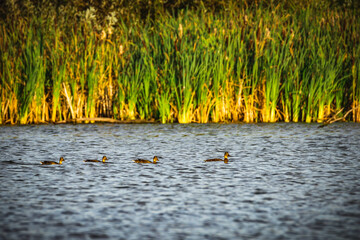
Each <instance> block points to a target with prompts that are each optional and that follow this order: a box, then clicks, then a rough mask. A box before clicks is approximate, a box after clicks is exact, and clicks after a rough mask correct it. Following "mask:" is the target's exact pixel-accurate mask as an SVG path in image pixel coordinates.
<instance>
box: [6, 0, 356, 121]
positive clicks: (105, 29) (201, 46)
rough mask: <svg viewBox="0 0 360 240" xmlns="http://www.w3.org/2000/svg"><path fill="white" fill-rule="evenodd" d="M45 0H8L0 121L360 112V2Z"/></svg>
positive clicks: (303, 116) (264, 117) (310, 116)
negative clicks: (19, 1) (20, 1)
mask: <svg viewBox="0 0 360 240" xmlns="http://www.w3.org/2000/svg"><path fill="white" fill-rule="evenodd" d="M40 2H41V4H38V5H35V4H34V3H32V2H31V1H27V2H26V3H27V5H26V4H23V5H21V6H20V5H18V4H15V3H14V2H13V1H7V2H6V5H4V6H3V11H2V19H1V29H0V59H1V60H0V79H1V83H0V93H1V94H0V98H1V106H0V123H3V124H4V123H11V124H17V123H20V124H27V123H44V122H57V121H66V120H71V119H81V118H96V117H98V118H99V117H108V118H112V119H118V120H150V119H155V120H157V121H160V122H162V123H168V122H179V123H190V122H199V123H207V122H238V121H241V122H248V123H249V122H277V121H285V122H299V121H302V122H316V121H317V122H323V121H325V120H326V119H328V118H330V117H332V116H334V115H337V116H339V117H341V116H342V115H344V114H345V113H346V112H348V111H352V113H351V114H348V115H347V120H351V121H356V122H359V121H360V108H358V106H359V104H360V73H359V71H360V59H359V56H360V44H359V40H360V35H359V34H360V20H359V18H358V17H357V16H359V14H358V13H359V10H358V9H359V8H357V7H351V6H350V7H349V6H346V5H341V4H334V3H332V2H331V1H311V0H308V1H280V2H281V3H276V2H274V1H259V2H256V1H226V3H225V1H215V5H212V4H210V1H195V2H193V3H192V4H190V3H187V1H180V0H179V1H167V2H163V1H160V0H157V1H152V2H151V1H150V2H148V1H140V0H138V1H135V2H134V3H133V4H132V5H131V6H130V5H128V4H126V3H122V2H120V3H115V1H114V2H113V1H104V2H103V3H102V4H100V3H97V2H96V1H90V2H89V3H87V2H85V1H80V2H77V1H68V2H67V3H62V2H61V1H56V2H55V3H53V4H52V3H50V2H47V1H40ZM76 2H77V3H76ZM145 2H146V3H145ZM337 2H341V3H342V2H350V3H351V1H337ZM354 4H355V3H353V5H354ZM5 12H6V14H5Z"/></svg>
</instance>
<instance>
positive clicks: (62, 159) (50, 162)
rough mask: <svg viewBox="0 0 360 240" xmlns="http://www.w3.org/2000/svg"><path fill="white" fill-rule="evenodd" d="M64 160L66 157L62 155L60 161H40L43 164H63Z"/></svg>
mask: <svg viewBox="0 0 360 240" xmlns="http://www.w3.org/2000/svg"><path fill="white" fill-rule="evenodd" d="M63 161H65V160H64V158H63V157H60V160H59V162H54V161H43V162H40V163H41V165H61V164H62V162H63Z"/></svg>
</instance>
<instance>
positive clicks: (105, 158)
mask: <svg viewBox="0 0 360 240" xmlns="http://www.w3.org/2000/svg"><path fill="white" fill-rule="evenodd" d="M106 160H108V158H107V157H106V156H103V158H102V161H99V160H84V162H102V163H105V161H106Z"/></svg>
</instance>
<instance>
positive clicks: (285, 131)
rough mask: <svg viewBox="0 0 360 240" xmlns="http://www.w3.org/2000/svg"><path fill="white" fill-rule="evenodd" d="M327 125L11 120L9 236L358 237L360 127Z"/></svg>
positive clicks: (3, 209) (5, 164)
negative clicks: (27, 122)
mask: <svg viewBox="0 0 360 240" xmlns="http://www.w3.org/2000/svg"><path fill="white" fill-rule="evenodd" d="M317 126H318V125H317V124H227V125H226V124H189V125H180V124H170V125H158V124H150V125H149V124H135V125H131V124H129V125H127V124H125V125H112V124H94V125H81V124H80V125H41V126H13V127H9V126H3V127H1V128H0V131H1V135H0V151H1V153H2V154H1V155H0V166H1V170H0V182H1V185H0V190H1V191H0V203H1V204H0V219H1V220H0V223H1V224H0V238H1V239H69V238H70V239H86V238H90V239H92V238H94V239H147V238H150V239H155V238H156V239H217V238H218V239H244V238H261V239H279V238H280V239H281V238H284V239H288V238H296V239H304V238H305V239H306V238H320V239H326V238H331V239H334V238H335V239H339V238H349V239H356V238H357V237H358V236H359V234H360V230H358V226H359V225H360V208H359V206H360V200H359V199H360V187H359V185H358V182H359V180H360V174H359V173H360V162H359V161H358V159H357V157H356V156H359V153H360V141H359V140H360V134H359V133H360V126H359V125H358V124H351V123H339V124H334V125H330V126H328V127H326V128H321V129H318V128H317ZM49 139H51V141H49ZM225 151H228V152H230V155H231V156H232V157H230V160H229V163H228V164H224V163H222V162H216V163H204V162H203V160H204V159H208V158H214V157H222V156H223V154H224V152H225ZM104 155H106V156H107V157H108V158H109V163H108V164H85V163H83V162H82V160H83V159H86V158H93V159H101V157H102V156H104ZM154 155H157V156H160V157H161V158H160V163H159V164H156V165H153V164H149V165H141V164H134V163H133V162H132V160H133V159H136V158H146V159H151V158H152V157H153V156H154ZM60 156H63V157H64V158H65V163H64V164H63V165H61V166H41V165H40V163H39V162H40V161H43V160H54V161H57V160H58V159H59V157H60Z"/></svg>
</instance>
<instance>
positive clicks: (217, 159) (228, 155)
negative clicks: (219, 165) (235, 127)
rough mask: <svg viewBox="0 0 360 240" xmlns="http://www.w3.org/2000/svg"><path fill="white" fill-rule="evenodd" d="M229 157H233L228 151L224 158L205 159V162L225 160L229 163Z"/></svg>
mask: <svg viewBox="0 0 360 240" xmlns="http://www.w3.org/2000/svg"><path fill="white" fill-rule="evenodd" d="M228 157H231V156H230V154H229V153H228V152H225V154H224V159H220V158H213V159H207V160H204V162H219V161H222V162H224V163H228V162H229V159H228Z"/></svg>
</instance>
